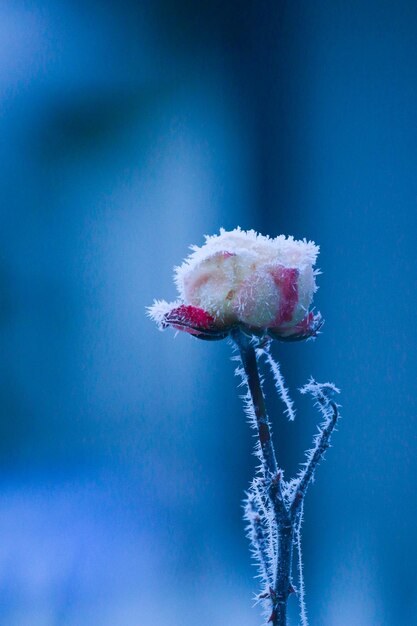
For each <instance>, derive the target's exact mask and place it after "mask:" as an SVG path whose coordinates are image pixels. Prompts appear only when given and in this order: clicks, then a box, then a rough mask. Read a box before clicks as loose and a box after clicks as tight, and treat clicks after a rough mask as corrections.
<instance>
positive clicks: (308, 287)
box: [150, 227, 319, 341]
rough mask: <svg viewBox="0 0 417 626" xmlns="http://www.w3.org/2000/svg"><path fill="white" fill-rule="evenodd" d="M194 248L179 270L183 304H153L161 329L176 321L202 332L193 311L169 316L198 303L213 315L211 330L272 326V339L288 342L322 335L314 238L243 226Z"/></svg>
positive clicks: (260, 330)
mask: <svg viewBox="0 0 417 626" xmlns="http://www.w3.org/2000/svg"><path fill="white" fill-rule="evenodd" d="M191 250H192V251H191V254H190V255H189V256H188V257H187V258H186V259H185V261H184V262H183V263H182V265H181V266H179V267H177V268H176V269H175V282H176V285H177V288H178V292H179V298H180V300H179V302H177V303H175V304H174V305H167V304H166V303H162V302H158V303H155V304H154V306H153V307H151V310H150V311H151V312H150V314H151V317H152V318H153V319H155V321H157V323H158V324H159V325H160V327H164V325H165V326H166V325H171V326H174V327H176V328H178V329H180V330H186V332H190V333H191V334H196V335H198V336H199V333H200V331H201V326H200V323H199V320H197V322H196V321H195V320H194V319H189V311H191V312H192V311H193V309H189V311H186V310H185V309H181V310H180V312H176V313H175V314H174V313H173V315H174V316H177V317H178V320H177V319H176V318H175V320H174V319H173V318H171V317H169V315H170V313H169V311H172V309H175V308H180V307H193V308H194V309H196V310H202V311H204V312H205V314H208V315H209V316H211V318H212V320H210V324H211V325H212V327H213V328H211V327H209V328H206V329H204V328H203V330H205V331H208V332H210V333H211V331H212V330H214V328H215V329H216V330H217V332H226V333H227V332H228V331H229V330H230V329H231V328H232V327H235V326H238V325H240V326H241V327H242V328H246V329H248V331H249V332H251V333H253V334H259V333H260V334H262V333H265V331H267V329H272V330H271V333H270V335H271V337H277V338H280V339H283V340H285V341H295V340H300V339H305V338H308V337H310V336H314V335H315V334H316V332H317V330H318V323H317V320H315V318H314V316H313V317H311V316H310V315H309V308H310V306H311V303H312V300H313V295H314V293H315V291H316V284H315V276H316V274H317V271H315V270H314V269H313V266H314V264H315V261H316V257H317V254H318V252H319V248H318V246H316V245H315V244H314V243H313V242H311V241H306V240H305V239H304V240H299V241H297V240H295V239H294V238H293V237H285V236H284V235H279V236H278V237H275V238H271V237H268V236H264V235H260V234H258V233H256V232H255V231H254V230H249V231H244V230H241V229H240V228H239V227H238V228H235V229H234V230H232V231H225V230H224V229H220V234H219V235H213V236H210V237H206V240H205V243H204V245H202V246H201V247H198V246H192V248H191ZM170 306H171V309H170V308H169V307H170ZM164 307H165V308H164ZM166 307H168V308H166ZM193 315H194V314H193ZM192 317H193V316H192ZM194 331H196V332H194Z"/></svg>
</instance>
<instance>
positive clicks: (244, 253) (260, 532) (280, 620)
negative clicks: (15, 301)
mask: <svg viewBox="0 0 417 626" xmlns="http://www.w3.org/2000/svg"><path fill="white" fill-rule="evenodd" d="M191 250H192V252H191V254H190V255H189V256H188V257H187V258H186V259H185V261H184V262H183V263H182V265H180V266H179V267H177V268H176V269H175V283H176V286H177V289H178V299H177V300H175V301H173V302H170V303H168V302H165V301H164V300H155V301H154V303H153V305H151V306H150V307H148V315H149V317H150V318H151V319H152V320H153V321H154V322H156V324H157V325H158V327H159V329H160V330H164V329H166V328H172V329H174V330H177V331H182V332H184V333H187V334H188V335H191V336H193V337H195V338H197V339H203V340H206V341H217V340H221V339H224V338H226V337H228V338H229V339H230V340H232V342H233V343H234V346H235V348H236V349H237V350H238V351H239V356H236V357H234V358H235V359H236V360H238V361H239V365H238V367H237V369H236V373H237V374H238V375H239V376H240V378H241V385H244V386H246V388H247V393H246V394H245V395H243V401H244V407H245V413H246V415H247V417H248V419H249V423H250V425H251V427H252V428H253V430H254V434H255V438H256V444H255V455H256V457H257V458H258V461H259V465H258V467H257V473H256V476H255V478H254V480H253V481H252V483H251V485H250V488H249V490H248V493H247V497H246V500H245V503H244V508H245V520H246V522H247V527H246V530H247V533H248V537H249V540H250V542H251V550H252V555H253V557H254V559H255V561H256V563H257V566H258V574H259V577H260V579H261V592H260V594H259V595H258V596H257V600H258V601H259V602H262V603H263V605H264V608H265V617H266V623H268V624H269V623H271V624H272V626H287V600H288V597H289V595H290V594H291V593H294V592H295V588H294V585H293V584H292V564H293V554H294V548H296V550H297V553H298V561H297V562H298V577H299V591H298V597H299V602H300V617H301V623H302V626H308V622H307V612H306V608H305V600H304V595H305V594H304V581H303V567H302V553H301V524H302V520H303V503H304V498H305V495H306V492H307V488H308V485H309V483H310V482H311V481H312V480H313V478H314V474H315V471H316V469H317V466H318V464H319V462H320V460H321V459H322V457H323V455H324V453H325V451H326V449H327V448H328V447H329V440H330V436H331V433H332V431H333V429H334V427H335V425H336V423H337V420H338V416H339V413H338V405H337V404H336V403H335V402H334V400H333V396H334V394H335V393H338V390H337V389H336V387H335V386H334V385H333V384H331V383H325V384H319V383H316V382H315V381H314V380H313V379H311V380H310V381H309V382H308V383H307V385H306V386H305V387H303V389H302V390H301V392H302V393H310V394H311V395H312V396H313V399H314V401H315V404H316V406H317V408H318V409H319V411H320V413H321V415H322V422H321V424H320V426H319V429H318V433H317V434H316V436H315V437H314V440H313V447H312V448H311V450H309V451H308V452H307V453H306V461H305V463H304V465H302V466H301V469H300V472H299V473H298V475H297V476H296V477H295V478H293V479H291V480H290V481H285V480H284V473H283V470H282V469H280V466H279V463H278V461H277V456H276V452H275V448H274V444H273V441H272V431H271V424H270V421H269V417H268V414H267V410H266V404H265V398H264V394H263V389H262V383H263V380H262V376H261V375H260V373H259V369H258V362H259V361H260V359H261V357H264V359H265V361H266V363H267V364H268V366H269V369H270V371H271V373H272V376H273V378H274V382H275V386H276V389H277V391H278V394H279V396H280V398H281V400H282V401H283V403H284V405H285V410H284V413H285V414H286V416H287V417H288V419H289V420H290V421H293V420H294V418H295V410H294V406H293V402H292V400H291V398H290V396H289V393H288V390H287V388H286V385H285V382H284V378H283V376H282V373H281V368H280V365H279V363H278V362H276V361H275V360H274V359H273V357H272V355H271V353H270V352H269V344H270V343H271V342H272V340H277V341H281V342H293V341H304V340H307V339H310V338H314V337H316V336H317V335H318V334H319V331H320V329H321V326H322V324H323V319H322V317H321V315H320V313H314V311H313V310H310V306H311V304H312V301H313V296H314V293H315V292H316V289H317V287H316V282H315V279H316V276H317V275H318V274H319V273H320V272H319V271H318V270H316V269H314V266H315V263H316V258H317V255H318V252H319V248H318V246H316V245H315V244H314V243H313V242H311V241H307V240H306V239H303V240H300V241H297V240H295V239H294V238H293V237H285V236H284V235H279V236H278V237H275V238H270V237H268V236H263V235H260V234H258V233H256V232H255V231H253V230H249V231H244V230H242V229H241V228H239V227H237V228H235V229H234V230H232V231H225V230H224V229H220V233H219V234H218V235H214V236H212V237H206V241H205V243H204V244H203V245H202V246H201V247H198V246H192V247H191Z"/></svg>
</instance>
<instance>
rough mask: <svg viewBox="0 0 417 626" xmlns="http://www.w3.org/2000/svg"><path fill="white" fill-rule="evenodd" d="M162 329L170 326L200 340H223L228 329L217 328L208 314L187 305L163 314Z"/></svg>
mask: <svg viewBox="0 0 417 626" xmlns="http://www.w3.org/2000/svg"><path fill="white" fill-rule="evenodd" d="M162 326H163V327H165V328H166V327H167V326H172V328H175V329H176V330H182V331H184V332H186V333H189V334H190V335H194V336H195V337H199V338H200V339H224V337H226V336H227V335H228V333H229V328H219V327H216V325H215V319H214V317H213V316H212V315H210V313H208V312H207V311H204V309H200V308H199V307H196V306H191V305H189V304H181V305H180V306H178V307H175V308H174V309H172V310H171V311H169V312H168V313H166V314H165V316H164V319H163V322H162Z"/></svg>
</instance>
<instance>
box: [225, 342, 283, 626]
mask: <svg viewBox="0 0 417 626" xmlns="http://www.w3.org/2000/svg"><path fill="white" fill-rule="evenodd" d="M234 340H235V342H236V344H237V346H238V348H239V351H240V357H241V360H242V365H243V369H244V371H245V375H246V381H247V385H248V388H249V393H250V396H251V400H252V404H253V409H254V412H255V419H256V427H257V434H258V438H259V445H260V460H261V469H262V474H263V477H264V481H265V495H266V497H267V498H269V500H270V502H271V505H272V509H273V511H274V514H275V523H276V525H277V536H278V545H277V570H276V573H275V584H274V589H273V590H272V594H271V601H272V613H271V617H270V622H271V623H272V625H273V626H287V601H288V596H289V595H290V589H291V566H292V555H293V542H294V523H293V520H292V518H291V515H290V512H289V511H288V509H287V507H286V505H285V502H284V497H283V493H282V484H281V483H282V472H281V471H280V470H279V469H278V464H277V460H276V455H275V449H274V444H273V442H272V436H271V427H270V423H269V418H268V414H267V411H266V405H265V398H264V394H263V391H262V385H261V380H260V377H259V371H258V362H257V358H256V352H255V348H254V346H253V343H252V342H251V340H250V338H249V337H247V336H246V335H245V334H244V333H242V332H240V331H238V332H236V333H235V335H234Z"/></svg>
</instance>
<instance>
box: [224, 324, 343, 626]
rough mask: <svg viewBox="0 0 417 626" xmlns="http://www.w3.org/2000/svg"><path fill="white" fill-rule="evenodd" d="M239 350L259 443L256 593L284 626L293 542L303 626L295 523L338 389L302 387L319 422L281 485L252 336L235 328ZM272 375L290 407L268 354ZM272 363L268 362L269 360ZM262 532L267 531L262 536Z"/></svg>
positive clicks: (275, 625)
mask: <svg viewBox="0 0 417 626" xmlns="http://www.w3.org/2000/svg"><path fill="white" fill-rule="evenodd" d="M232 337H233V340H234V341H235V343H236V345H237V347H238V349H239V352H240V359H241V362H242V366H243V370H237V372H238V373H240V374H241V376H242V379H243V382H244V383H245V384H246V385H247V387H248V396H247V397H246V401H247V405H246V408H247V412H248V415H249V418H250V420H251V422H252V425H253V426H254V428H255V429H256V432H257V436H258V440H259V445H258V446H257V455H258V457H259V460H260V463H261V465H260V468H259V469H260V471H261V478H255V480H254V481H253V483H252V486H251V490H250V492H249V493H248V499H247V505H246V514H245V515H246V519H247V520H248V522H249V526H248V528H249V529H250V535H248V536H249V537H250V540H251V543H252V547H253V554H254V555H255V557H256V558H257V560H258V565H259V567H260V572H261V578H262V580H263V584H264V591H263V593H262V594H261V595H260V596H259V597H260V598H261V599H263V600H265V601H266V602H268V605H269V602H270V610H271V614H270V616H269V620H268V623H272V626H287V602H288V597H289V596H290V594H291V593H292V592H293V591H294V588H293V585H292V578H291V575H292V561H293V547H294V542H295V540H297V545H298V550H299V570H300V572H299V573H300V596H299V601H300V611H301V613H300V614H301V620H302V623H303V625H307V615H306V609H305V602H304V582H303V578H302V564H301V552H300V527H301V521H302V516H303V503H304V498H305V495H306V492H307V488H308V485H309V484H310V482H311V481H312V479H313V477H314V474H315V470H316V469H317V466H318V464H319V463H320V461H321V459H322V458H323V455H324V453H325V451H326V450H327V448H328V447H329V441H330V437H331V434H332V432H333V430H334V428H335V426H336V423H337V421H338V417H339V412H338V405H337V404H336V403H335V402H334V401H333V400H331V396H332V394H333V393H337V392H338V389H337V388H336V387H335V386H334V385H333V384H331V383H324V384H320V383H316V382H315V381H314V380H313V379H311V380H310V381H309V383H308V384H307V385H305V387H303V389H302V390H301V392H302V393H307V392H309V393H310V394H312V396H313V398H314V399H315V400H316V406H317V407H318V409H319V411H320V412H321V414H322V416H323V418H324V421H323V422H322V424H321V425H320V428H319V432H318V434H317V435H316V436H315V437H314V440H313V444H314V445H313V448H312V449H311V450H310V451H308V452H307V460H306V463H305V464H304V467H303V469H302V471H300V473H299V475H298V477H297V478H296V479H295V480H293V481H291V483H285V481H284V479H283V472H282V470H281V469H279V465H278V463H277V458H276V454H275V449H274V444H273V442H272V435H271V426H270V422H269V418H268V413H267V410H266V405H265V398H264V394H263V391H262V383H261V379H260V376H259V371H258V357H257V352H256V343H255V341H256V340H254V339H253V338H252V337H251V336H249V335H247V334H245V333H244V332H243V331H242V330H240V329H236V330H235V331H234V332H233V334H232ZM268 360H269V362H270V365H271V367H272V370H273V373H274V376H275V378H276V379H277V378H279V381H278V382H279V391H280V393H281V397H283V398H284V401H285V402H286V404H287V406H289V407H292V403H291V401H290V400H289V398H288V396H287V394H286V390H285V387H284V383H283V379H282V377H281V375H280V372H279V367H278V366H277V365H275V363H274V361H273V360H272V357H271V356H269V359H268ZM271 362H272V363H271ZM283 390H284V391H283ZM265 533H266V534H265Z"/></svg>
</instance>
